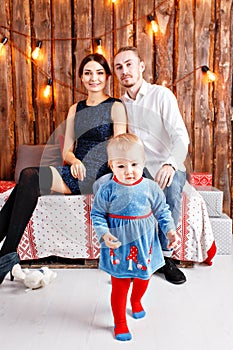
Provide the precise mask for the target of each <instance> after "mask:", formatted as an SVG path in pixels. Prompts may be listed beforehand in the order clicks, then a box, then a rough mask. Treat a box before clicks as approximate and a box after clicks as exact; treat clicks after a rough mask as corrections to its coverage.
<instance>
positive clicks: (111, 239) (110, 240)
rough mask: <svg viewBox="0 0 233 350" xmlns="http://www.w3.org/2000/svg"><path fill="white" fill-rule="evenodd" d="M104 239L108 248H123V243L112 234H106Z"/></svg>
mask: <svg viewBox="0 0 233 350" xmlns="http://www.w3.org/2000/svg"><path fill="white" fill-rule="evenodd" d="M102 238H103V240H104V243H105V244H106V246H107V247H108V248H112V249H117V248H119V247H120V246H121V242H120V241H118V239H117V238H116V237H115V236H113V235H112V234H111V233H110V232H107V233H105V234H104V235H103V236H102Z"/></svg>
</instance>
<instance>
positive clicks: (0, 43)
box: [0, 36, 8, 53]
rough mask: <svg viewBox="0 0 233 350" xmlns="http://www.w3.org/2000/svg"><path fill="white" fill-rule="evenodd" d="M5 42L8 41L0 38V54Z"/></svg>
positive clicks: (5, 38)
mask: <svg viewBox="0 0 233 350" xmlns="http://www.w3.org/2000/svg"><path fill="white" fill-rule="evenodd" d="M7 41H8V39H7V37H6V36H5V37H4V38H2V41H1V42H0V53H1V51H2V49H3V47H4V46H5V45H6V43H7Z"/></svg>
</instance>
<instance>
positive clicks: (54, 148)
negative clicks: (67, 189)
mask: <svg viewBox="0 0 233 350" xmlns="http://www.w3.org/2000/svg"><path fill="white" fill-rule="evenodd" d="M61 164H62V157H61V150H60V145H59V144H55V145H19V146H18V151H17V160H16V166H15V182H16V183H17V182H18V180H19V175H20V172H21V170H22V169H24V168H27V167H37V166H49V165H53V166H58V165H61Z"/></svg>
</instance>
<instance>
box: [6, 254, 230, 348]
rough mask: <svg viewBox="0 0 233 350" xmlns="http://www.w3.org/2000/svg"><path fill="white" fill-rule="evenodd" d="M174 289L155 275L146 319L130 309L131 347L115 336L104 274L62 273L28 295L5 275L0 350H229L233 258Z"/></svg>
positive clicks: (220, 259)
mask: <svg viewBox="0 0 233 350" xmlns="http://www.w3.org/2000/svg"><path fill="white" fill-rule="evenodd" d="M183 271H184V273H185V275H186V277H187V282H186V283H185V284H183V285H180V286H175V285H172V284H170V283H168V282H167V281H165V280H164V279H163V277H161V276H159V275H154V276H153V277H152V279H151V282H150V285H149V289H148V291H147V294H146V295H145V297H144V307H145V309H146V311H147V315H146V317H145V318H144V319H141V320H134V319H133V318H132V317H131V316H130V311H128V325H129V328H130V330H131V333H132V335H133V339H132V340H131V341H130V342H119V341H116V340H115V339H114V338H113V335H112V334H113V332H112V325H113V321H112V316H111V311H110V306H109V298H110V291H111V284H110V283H109V276H108V275H107V274H105V273H104V272H102V271H100V270H97V269H59V270H56V272H57V273H58V276H57V279H56V280H55V281H53V283H52V284H50V285H48V286H46V287H44V288H42V289H39V290H34V291H27V292H26V291H25V288H24V286H23V284H22V283H21V282H20V281H14V282H11V281H10V280H9V279H8V277H7V278H6V279H5V281H4V282H3V284H2V285H1V286H0V347H1V349H7V350H16V349H17V350H21V349H22V350H39V349H40V350H55V349H56V350H64V349H67V350H71V349H72V350H73V349H74V350H76V349H77V350H94V349H97V350H99V349H102V348H104V349H106V350H107V349H110V350H114V349H120V350H122V349H130V350H144V349H146V348H148V349H150V348H152V349H156V350H169V349H171V350H178V349H179V350H193V349H198V350H206V349H210V350H232V349H233V258H232V256H229V255H228V256H227V255H226V256H219V255H218V256H216V257H215V259H214V264H213V266H211V267H208V266H204V265H195V267H194V268H186V269H183Z"/></svg>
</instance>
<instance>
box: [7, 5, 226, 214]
mask: <svg viewBox="0 0 233 350" xmlns="http://www.w3.org/2000/svg"><path fill="white" fill-rule="evenodd" d="M232 3H233V0H185V1H182V0H147V1H144V0H115V2H114V3H113V2H112V1H111V0H79V1H70V0H56V1H55V0H24V1H23V2H22V1H21V0H5V1H3V2H2V6H1V7H0V40H1V39H2V38H3V37H5V36H6V37H7V38H8V42H7V44H6V45H4V47H3V49H2V50H1V53H0V136H1V138H0V160H1V163H0V178H1V179H3V180H4V179H12V178H13V172H14V166H15V158H16V152H17V147H18V145H19V144H24V143H28V144H39V143H46V142H48V140H49V142H54V141H55V140H56V135H57V134H58V133H60V132H61V131H60V129H61V130H62V131H64V128H65V119H66V115H67V112H68V109H69V106H70V105H71V104H72V103H74V102H76V101H77V100H79V99H83V98H85V96H86V95H85V91H84V88H83V86H82V84H81V82H80V79H79V77H78V67H79V63H80V61H81V59H82V58H83V57H84V56H85V55H86V54H88V53H90V52H93V51H95V50H96V39H98V38H100V39H101V41H102V46H103V50H104V55H105V56H106V58H107V59H108V61H109V63H110V65H112V63H113V56H114V53H115V52H116V50H117V49H118V48H119V47H120V46H125V45H135V46H137V47H138V48H139V50H140V51H141V54H142V56H143V58H144V60H145V63H146V71H145V78H146V79H147V80H148V81H150V82H152V83H157V84H166V86H168V87H169V88H170V89H171V90H172V91H173V92H174V93H175V94H176V96H177V99H178V103H179V106H180V110H181V112H182V115H183V118H184V121H185V123H186V126H187V129H188V131H189V135H190V139H191V144H190V154H189V157H188V159H187V165H188V171H207V172H211V173H212V175H213V183H214V186H216V187H218V188H219V189H221V190H223V191H224V211H225V212H226V213H227V214H229V215H232V193H233V185H232V125H231V110H232V105H233V101H232V99H233V98H232V96H233V93H232V45H231V43H232V31H231V29H232V28H233V24H232V22H233V9H232V6H233V5H232ZM148 15H153V16H154V18H155V20H156V22H157V23H158V25H159V31H158V33H157V34H154V33H153V32H152V30H151V25H150V22H149V20H148ZM38 40H40V41H42V47H41V55H40V57H39V59H38V60H36V61H34V60H33V59H31V51H32V49H33V48H34V47H35V45H36V43H37V42H38ZM202 65H207V66H208V67H209V68H210V69H211V70H214V71H215V72H216V74H217V76H218V80H217V82H215V83H210V84H206V83H204V82H203V73H202V71H201V69H200V67H201V66H202ZM50 78H51V79H52V82H53V83H52V95H51V96H50V97H49V98H48V99H45V98H44V97H43V94H42V90H43V88H44V87H45V85H46V84H47V81H48V79H50ZM107 92H108V93H109V94H112V95H115V96H116V97H119V96H120V95H121V94H122V93H123V90H122V88H120V87H119V85H118V83H117V81H116V78H115V77H114V75H113V76H112V77H111V79H110V80H109V84H108V87H107ZM58 129H59V132H58V131H57V130H58Z"/></svg>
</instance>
